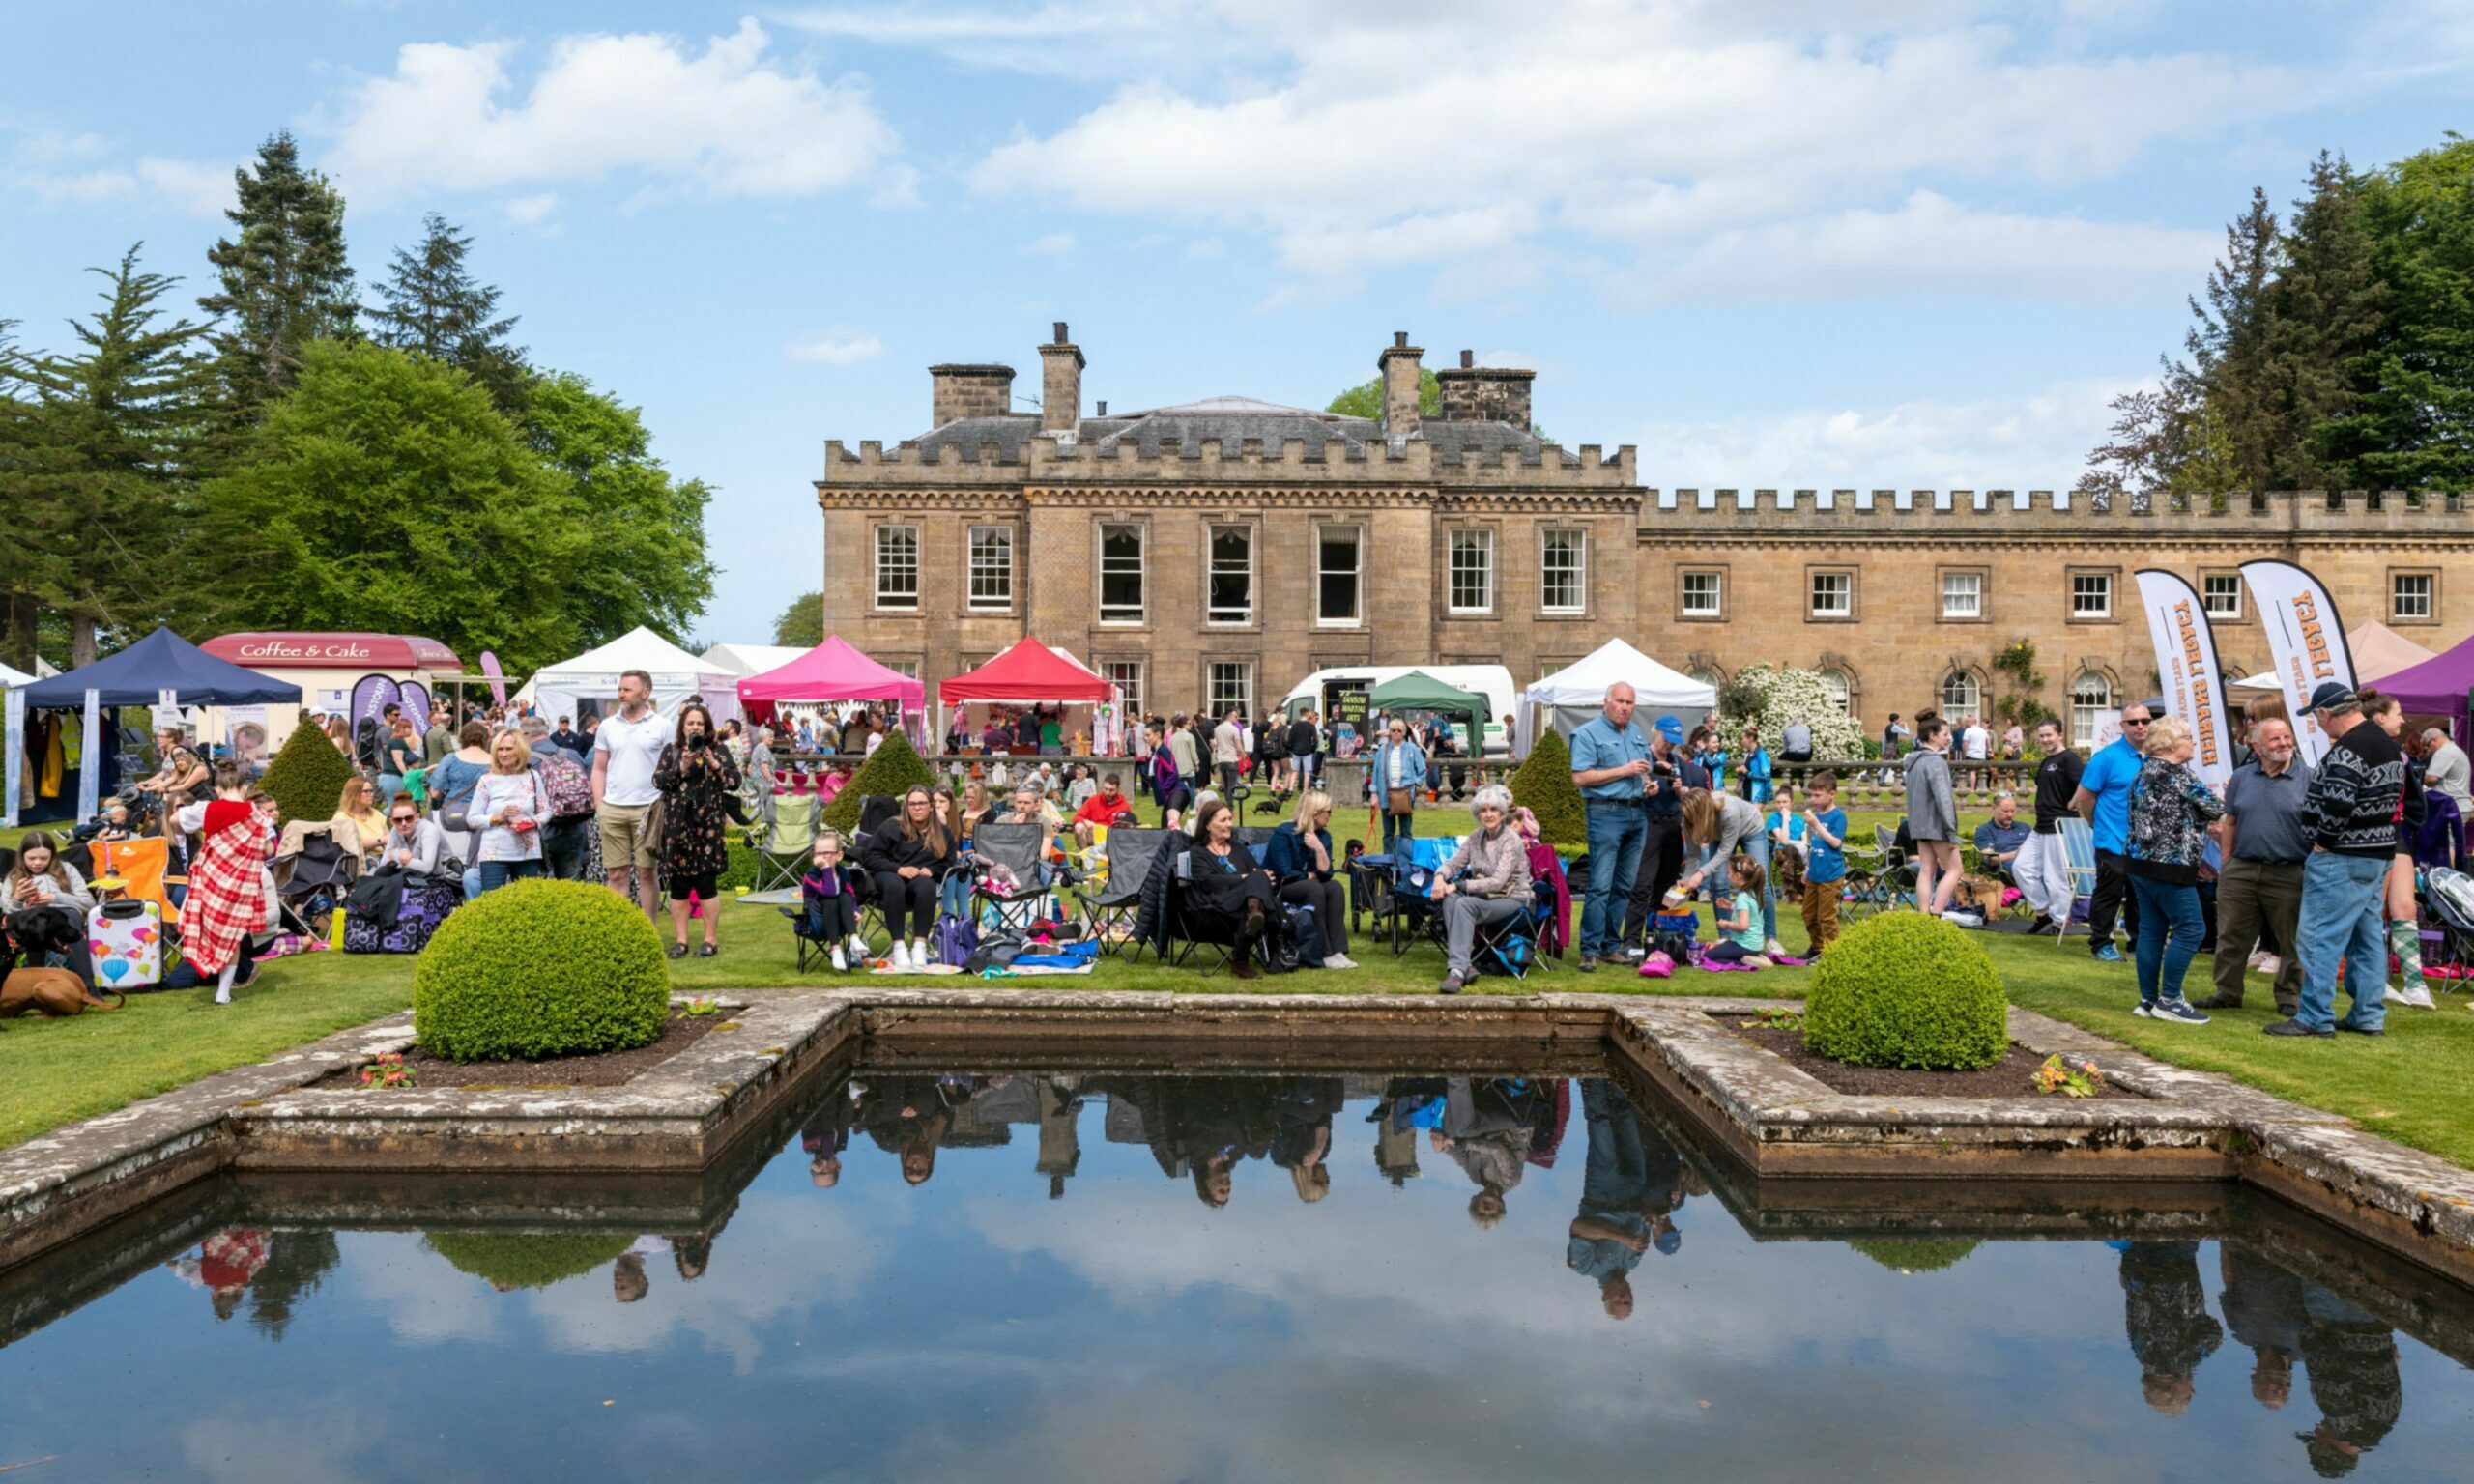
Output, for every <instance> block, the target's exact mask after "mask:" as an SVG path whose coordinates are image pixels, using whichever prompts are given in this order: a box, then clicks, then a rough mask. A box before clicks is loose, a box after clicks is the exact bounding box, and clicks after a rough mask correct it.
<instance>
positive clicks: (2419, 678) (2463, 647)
mask: <svg viewBox="0 0 2474 1484" xmlns="http://www.w3.org/2000/svg"><path fill="white" fill-rule="evenodd" d="M2352 638H2353V636H2352V635H2351V634H2348V635H2346V640H2347V642H2351V641H2352ZM2356 668H2357V671H2359V669H2360V662H2359V660H2357V662H2356ZM2362 678H2363V677H2362V676H2361V675H2360V674H2359V673H2357V674H2356V676H2355V679H2356V681H2357V682H2360V681H2361V680H2362ZM2376 680H2377V684H2378V689H2379V691H2380V692H2381V693H2382V694H2383V695H2388V696H2394V697H2396V698H2397V699H2398V701H2399V702H2400V703H2401V704H2402V705H2403V707H2404V708H2405V719H2406V725H2407V726H2408V727H2413V728H2420V727H2422V726H2426V725H2433V724H2437V725H2444V726H2445V727H2446V728H2447V729H2448V734H2449V735H2450V736H2452V737H2454V738H2456V739H2457V740H2458V741H2459V742H2460V743H2463V742H2465V741H2466V740H2467V735H2466V712H2467V694H2466V693H2467V692H2468V691H2474V639H2469V640H2467V641H2466V642H2463V643H2461V644H2460V645H2458V646H2457V647H2456V648H2454V649H2451V650H2449V651H2448V652H2447V653H2446V654H2440V655H2433V656H2432V657H2431V658H2430V659H2428V660H2425V661H2424V662H2423V663H2422V664H2420V665H2414V666H2410V667H2408V668H2406V669H2404V670H2401V671H2394V672H2392V673H2389V674H2385V675H2380V676H2377V677H2376Z"/></svg>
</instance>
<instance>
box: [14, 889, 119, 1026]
mask: <svg viewBox="0 0 2474 1484" xmlns="http://www.w3.org/2000/svg"><path fill="white" fill-rule="evenodd" d="M0 928H5V934H4V935H0V1019H6V1018H9V1017H12V1016H15V1015H22V1014H25V1013H28V1012H29V1011H40V1012H42V1013H43V1014H46V1015H53V1016H59V1015H75V1014H82V1013H85V1011H86V1010H87V1008H88V1007H90V1006H100V1007H101V1008H103V1009H105V1010H118V1009H120V1008H121V1007H122V1006H124V1005H127V1004H128V1003H129V996H127V995H125V994H123V993H121V992H120V991H119V990H117V989H115V990H112V991H111V992H110V994H109V996H108V997H106V996H104V995H101V994H98V993H96V992H95V991H94V990H93V989H92V988H90V987H88V985H87V984H86V982H85V981H84V980H82V979H80V978H78V977H77V976H76V975H75V974H73V973H72V972H70V971H69V970H67V969H52V968H43V967H41V966H40V965H41V964H42V961H43V956H44V955H46V954H51V953H66V952H69V951H70V950H72V949H73V948H75V947H77V946H78V945H79V943H80V941H81V940H82V939H83V938H84V936H85V932H86V925H85V924H83V923H81V922H79V921H77V917H76V914H75V913H73V912H63V911H59V910H56V909H53V908H48V907H37V908H33V909H31V910H27V911H22V912H12V913H10V914H9V917H8V920H7V921H6V923H0ZM28 959H32V960H33V961H34V962H33V965H31V966H28V967H23V968H21V967H19V964H20V963H23V962H25V961H26V960H28Z"/></svg>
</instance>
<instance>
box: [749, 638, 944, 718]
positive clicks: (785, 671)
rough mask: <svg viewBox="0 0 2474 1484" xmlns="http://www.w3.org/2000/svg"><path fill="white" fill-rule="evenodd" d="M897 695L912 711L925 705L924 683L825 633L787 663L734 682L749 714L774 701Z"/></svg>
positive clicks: (761, 713) (769, 707) (763, 710)
mask: <svg viewBox="0 0 2474 1484" xmlns="http://www.w3.org/2000/svg"><path fill="white" fill-rule="evenodd" d="M826 700H898V701H901V702H902V703H903V706H904V708H905V709H906V711H908V712H909V713H910V714H912V715H917V714H918V712H919V711H920V710H921V709H923V708H924V707H925V706H926V705H927V704H928V687H927V685H926V683H925V682H923V681H919V680H914V679H912V678H911V677H910V676H908V675H906V674H904V673H903V672H902V671H898V670H888V669H886V668H885V667H884V666H882V665H879V664H877V662H876V661H874V660H872V659H870V658H868V657H867V656H866V655H864V654H862V653H860V652H859V651H858V650H856V649H854V648H852V647H851V646H850V645H849V643H848V642H844V640H843V638H842V636H841V635H839V634H828V635H826V636H825V639H824V642H823V643H820V644H819V645H817V646H816V647H815V648H813V649H811V650H809V651H808V652H807V653H805V654H803V655H800V656H799V657H798V658H797V659H795V660H792V661H791V663H789V664H788V665H784V666H782V667H780V668H779V669H776V670H768V671H764V673H762V674H761V675H750V676H748V677H747V678H746V679H744V680H741V681H740V682H739V683H738V701H739V705H740V706H741V707H743V708H744V709H745V710H746V711H747V713H748V714H749V715H751V716H757V717H762V716H766V715H769V714H771V712H772V709H773V705H774V703H775V702H776V701H826Z"/></svg>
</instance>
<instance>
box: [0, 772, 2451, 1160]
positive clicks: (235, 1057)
mask: <svg viewBox="0 0 2474 1484" xmlns="http://www.w3.org/2000/svg"><path fill="white" fill-rule="evenodd" d="M1449 813H1450V812H1449V811H1440V812H1422V813H1421V821H1422V825H1423V827H1424V828H1425V829H1427V830H1428V831H1429V832H1434V831H1436V830H1438V829H1440V828H1441V827H1443V824H1444V820H1445V818H1446V817H1448V816H1449ZM1874 817H1876V816H1859V817H1858V818H1857V819H1856V821H1854V825H1855V830H1856V832H1861V831H1864V830H1865V829H1867V827H1868V826H1869V825H1870V823H1871V822H1872V821H1873V818H1874ZM1884 817H1885V816H1884ZM664 930H665V931H667V926H666V925H665V929H664ZM722 934H723V936H722V942H723V953H722V955H721V956H718V957H714V958H686V959H681V960H677V961H676V962H674V963H673V965H672V969H673V979H674V982H675V983H676V985H678V987H680V988H681V989H698V988H730V987H737V986H762V985H793V984H798V983H801V982H802V981H800V980H799V978H798V977H797V975H796V972H795V970H794V967H793V962H794V957H793V944H792V940H791V932H790V925H789V923H788V922H787V920H785V919H784V918H783V917H782V916H781V915H780V914H779V913H778V912H776V911H775V910H774V909H773V908H771V907H765V906H741V905H736V904H734V905H732V906H730V907H728V908H726V909H725V914H724V917H723V920H722ZM1779 936H1780V938H1781V939H1782V940H1784V941H1785V942H1786V944H1787V945H1788V947H1789V948H1790V949H1791V950H1794V949H1800V948H1801V947H1802V945H1803V932H1802V926H1801V924H1800V923H1799V922H1798V921H1797V920H1796V917H1795V914H1794V913H1793V912H1792V911H1788V912H1782V913H1781V914H1780V918H1779ZM1980 940H1981V941H1982V942H1983V943H1984V945H1985V948H1986V951H1987V952H1988V953H1990V954H1991V955H1992V956H1993V958H1994V961H1995V962H1996V963H1997V964H1998V965H1999V967H2000V969H2001V971H2002V975H2003V980H2004V983H2005V984H2006V985H2008V988H2009V992H2010V996H2011V999H2012V1000H2013V1002H2014V1003H2016V1004H2019V1005H2021V1006H2024V1007H2026V1008H2028V1009H2030V1010H2035V1011H2040V1012H2042V1013H2046V1014H2050V1015H2053V1016H2056V1017H2057V1018H2059V1019H2063V1020H2067V1021H2070V1022H2072V1023H2074V1024H2077V1025H2082V1026H2086V1027H2087V1028H2088V1029H2090V1030H2094V1031H2097V1032H2099V1033H2101V1034H2103V1035H2106V1036H2109V1037H2112V1038H2114V1040H2116V1041H2120V1042H2124V1043H2126V1044H2129V1045H2132V1046H2135V1047H2137V1048H2138V1049H2140V1050H2141V1051H2143V1052H2146V1053H2148V1054H2149V1055H2152V1056H2156V1057H2159V1058H2161V1059H2163V1060H2166V1061H2171V1062H2174V1063H2177V1064H2179V1065H2182V1066H2188V1067H2196V1068H2201V1069H2204V1070H2211V1071H2221V1072H2225V1073H2227V1074H2229V1075H2231V1076H2234V1077H2237V1078H2239V1079H2241V1080H2242V1081H2245V1082H2248V1083H2251V1084H2253V1085H2255V1086H2258V1087H2260V1088H2263V1089H2265V1090H2267V1091H2269V1092H2271V1093H2275V1094H2277V1095H2278V1096H2281V1097H2286V1098H2290V1099H2295V1100H2296V1101H2300V1102H2306V1103H2311V1104H2314V1105H2316V1106H2318V1107H2322V1108H2327V1109H2329V1110H2331V1111H2334V1112H2337V1113H2342V1114H2345V1115H2346V1116H2348V1117H2350V1118H2353V1119H2355V1120H2356V1121H2358V1122H2359V1123H2361V1124H2362V1125H2363V1127H2367V1128H2370V1129H2373V1130H2374V1131H2376V1132H2378V1133H2381V1134H2384V1135H2386V1136H2387V1137H2390V1138H2393V1139H2396V1140H2398V1141H2399V1142H2401V1143H2404V1144H2409V1145H2412V1146H2414V1147H2416V1148H2419V1149H2425V1150H2429V1151H2431V1153H2433V1154H2436V1155H2439V1156H2442V1157H2445V1158H2448V1159H2450V1160H2453V1161H2455V1162H2457V1163H2459V1164H2462V1165H2467V1166H2469V1167H2474V1126H2469V1121H2468V1120H2467V1119H2466V1117H2465V1113H2464V1107H2463V1099H2462V1096H2461V1093H2462V1088H2463V1086H2464V1084H2465V1080H2466V1071H2467V1069H2468V1068H2474V1013H2467V1010H2466V1005H2467V1004H2468V1000H2469V997H2468V996H2466V995H2464V994H2457V995H2446V996H2442V998H2441V1005H2442V1007H2443V1008H2442V1009H2441V1010H2439V1011H2437V1012H2435V1013H2434V1012H2430V1011H2416V1010H2405V1009H2402V1008H2400V1009H2393V1010H2392V1011H2391V1013H2390V1014H2389V1017H2388V1026H2389V1034H2388V1035H2387V1037H2386V1038H2384V1039H2383V1040H2379V1041H2364V1040H2361V1039H2358V1038H2352V1037H2345V1038H2340V1039H2338V1040H2337V1041H2334V1042H2308V1041H2306V1042H2295V1041H2278V1040H2271V1039H2268V1038H2266V1037H2262V1036H2260V1035H2259V1034H2258V1028H2259V1027H2260V1026H2261V1025H2263V1024H2265V1023H2267V1021H2268V1020H2269V1019H2270V1018H2271V1017H2272V1012H2271V1009H2270V996H2269V993H2268V986H2267V983H2266V981H2264V980H2262V979H2258V978H2257V977H2255V978H2254V979H2253V981H2252V983H2253V993H2252V1000H2253V1004H2254V1006H2255V1008H2253V1009H2250V1010H2245V1011H2241V1012H2236V1013H2225V1014H2219V1015H2218V1016H2217V1017H2216V1020H2215V1022H2214V1023H2213V1024H2210V1025H2206V1026H2201V1027H2191V1028H2184V1027H2180V1026H2167V1025H2158V1024H2156V1023H2155V1022H2152V1021H2147V1020H2143V1019H2139V1018H2136V1017H2134V1016H2133V1015H2132V1014H2131V1013H2130V1007H2131V1005H2132V1003H2133V1002H2134V1000H2135V999H2136V997H2137V996H2136V991H2135V990H2134V988H2133V982H2132V977H2131V969H2130V966H2129V965H2128V964H2126V963H2124V964H2098V963H2095V962H2093V961H2091V960H2090V959H2089V958H2088V957H2087V956H2086V950H2085V947H2084V946H2083V945H2080V944H2073V945H2071V946H2070V947H2067V948H2062V947H2057V946H2056V945H2055V944H2054V943H2053V941H2052V940H2051V939H2028V938H2022V937H2017V936H2013V935H2008V934H2003V933H1994V932H1988V933H1984V934H1981V935H1980ZM1350 952H1351V956H1353V957H1355V958H1357V959H1358V960H1359V961H1360V962H1361V963H1362V964H1363V965H1364V967H1362V968H1360V969H1358V970H1356V971H1355V972H1334V973H1325V974H1299V975H1292V976H1286V977H1277V978H1265V979H1261V980H1256V981H1253V982H1251V984H1240V983H1239V982H1238V981H1237V980H1235V979H1234V978H1232V977H1231V976H1229V975H1228V974H1226V973H1224V972H1223V973H1221V974H1216V975H1213V976H1211V977H1209V978H1205V977H1203V976H1201V975H1200V974H1199V973H1197V972H1195V971H1194V970H1191V969H1187V970H1173V971H1172V970H1163V969H1161V968H1160V967H1159V966H1157V965H1156V964H1154V963H1151V962H1150V961H1148V960H1147V959H1146V960H1145V961H1144V962H1142V963H1140V964H1127V963H1120V962H1116V961H1113V960H1111V961H1108V962H1104V963H1103V964H1101V965H1100V967H1099V968H1098V969H1096V970H1095V971H1094V972H1093V973H1092V974H1091V975H1090V976H1089V977H1088V978H1087V979H1077V980H1074V981H1071V983H1072V984H1074V985H1076V986H1077V987H1089V988H1094V989H1158V988H1163V987H1176V988H1183V989H1188V990H1193V991H1199V992H1217V993H1227V992H1233V991H1237V990H1241V989H1242V990H1246V991H1248V992H1259V991H1272V992H1293V993H1321V994H1330V993H1384V992H1390V993H1399V992H1407V993H1427V992H1431V991H1432V990H1433V988H1434V986H1435V984H1436V982H1437V981H1438V980H1440V979H1441V978H1442V974H1443V958H1442V955H1441V953H1440V952H1439V951H1437V950H1435V949H1431V948H1419V949H1413V950H1411V951H1410V953H1409V954H1408V955H1407V956H1404V957H1401V958H1396V959H1395V957H1393V956H1392V954H1391V951H1390V949H1389V948H1388V947H1387V946H1384V945H1382V944H1379V943H1377V942H1375V941H1374V940H1372V939H1371V938H1366V937H1363V936H1362V937H1361V940H1360V941H1359V942H1358V943H1356V944H1354V945H1353V946H1352V948H1351V951H1350ZM2208 966H2209V961H2208V960H2207V959H2205V958H2201V959H2200V960H2198V961H2197V962H2195V963H2194V964H2193V965H2192V969H2191V981H2190V983H2191V985H2192V986H2193V989H2192V992H2193V993H2194V995H2195V996H2196V995H2203V994H2205V993H2206V992H2207V971H2208ZM1811 973H1812V971H1811V970H1809V969H1789V968H1780V969H1772V970H1768V971H1765V972H1762V973H1758V974H1723V975H1718V974H1702V973H1698V972H1695V971H1692V970H1684V971H1683V972H1681V973H1679V974H1678V975H1677V976H1676V977H1675V978H1673V979H1671V980H1664V981H1660V980H1644V979H1641V978H1639V977H1637V976H1635V975H1633V974H1630V973H1628V972H1622V971H1617V970H1612V969H1609V970H1601V971H1599V972H1598V973H1597V974H1593V975H1582V974H1579V973H1576V972H1574V971H1573V970H1572V968H1571V967H1570V966H1569V964H1568V962H1567V963H1566V964H1565V965H1562V966H1559V967H1556V968H1554V969H1552V970H1550V971H1548V972H1545V973H1543V974H1540V975H1537V976H1534V977H1533V978H1532V979H1530V980H1529V981H1528V982H1527V983H1526V984H1514V983H1512V982H1510V981H1506V980H1502V979H1493V978H1488V979H1482V980H1480V981H1479V982H1478V985H1476V986H1475V990H1474V992H1479V993H1495V994H1500V993H1518V992H1523V991H1525V990H1529V989H1535V988H1540V987H1546V988H1554V989H1565V990H1583V989H1585V990H1592V991H1597V992H1604V993H1643V994H1658V993H1671V994H1738V995H1764V996H1786V997H1793V996H1797V995H1800V994H1802V993H1803V991H1804V988H1805V986H1806V985H1807V984H1808V983H1809V981H1810V979H1811ZM837 981H838V982H843V983H848V982H850V980H849V978H844V977H840V976H834V975H832V974H831V973H830V972H829V971H820V972H818V973H815V974H812V975H811V976H810V977H809V978H808V980H806V981H804V982H805V983H810V984H818V985H822V984H826V983H833V982H837ZM896 982H897V983H899V981H896ZM411 1001H412V962H411V960H409V959H404V958H395V957H362V956H345V955H343V954H339V953H321V954H315V955H310V956H304V957H297V958H289V959H282V960H277V961H276V962H273V963H272V964H269V965H267V966H266V968H265V970H264V972H263V973H262V975H261V976H260V978H259V980H258V983H257V985H255V986H254V987H252V988H251V989H248V990H245V991H243V992H242V993H241V994H240V995H239V997H238V1002H237V1003H236V1004H234V1005H233V1006H231V1007H228V1008H224V1009H216V1008H215V1007H213V1006H212V1005H210V1004H208V1003H207V996H206V994H205V993H204V992H202V991H201V992H197V993H189V994H180V995H144V996H139V997H137V998H136V999H134V1000H132V1001H131V1002H130V1006H129V1009H128V1010H126V1011H118V1012H90V1013H87V1014H85V1015H82V1016H79V1017H77V1018H74V1019H71V1020H61V1021H41V1020H19V1021H15V1022H11V1023H10V1024H9V1025H8V1028H7V1029H6V1030H5V1031H0V1145H6V1144H11V1143H15V1142H17V1141H19V1140H22V1139H25V1138H27V1137H29V1136H31V1135H33V1134H35V1133H38V1132H41V1131H43V1130H44V1129H46V1128H50V1127H56V1126H58V1125H60V1124H62V1123H65V1122H68V1121H70V1120H72V1119H77V1118H84V1117H88V1116H91V1115H93V1114H96V1113H101V1112H105V1111H108V1110H110V1109H113V1108H117V1107H121V1106H124V1105H125V1104H127V1103H129V1102H130V1101H133V1100H135V1099H140V1098H145V1097H149V1096H152V1095H154V1094H156V1093H159V1092H162V1091H165V1090H167V1089H169V1088H172V1087H176V1086H179V1085H180V1084H182V1083H183V1082H186V1081H188V1080H191V1079H193V1078H196V1077H199V1076H203V1075H205V1074H207V1073H209V1072H213V1071H216V1070H222V1069H224V1068H227V1067H232V1066H237V1065H241V1064H244V1063H246V1062H249V1061H252V1060H255V1059H258V1058H261V1057H264V1056H266V1055H268V1054H271V1053H273V1052H274V1051H278V1050H281V1049H283V1048H284V1047H287V1046H291V1045H296V1044H299V1043H301V1042H306V1041H313V1040H315V1039H317V1038H318V1037H320V1036H324V1035H327V1034H329V1033H331V1032H333V1031H335V1030H339V1029H342V1028H343V1027H346V1026H350V1025H356V1024H359V1023H360V1022H362V1021H365V1020H368V1019H371V1018H374V1017H375V1016H378V1015H380V1014H384V1013H388V1012H389V1011H394V1010H400V1009H403V1008H405V1007H406V1006H408V1005H409V1004H411Z"/></svg>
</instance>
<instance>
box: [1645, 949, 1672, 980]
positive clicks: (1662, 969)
mask: <svg viewBox="0 0 2474 1484" xmlns="http://www.w3.org/2000/svg"><path fill="white" fill-rule="evenodd" d="M1674 976H1675V960H1674V959H1672V958H1669V957H1668V956H1666V955H1664V954H1652V955H1650V956H1648V957H1647V958H1644V959H1642V960H1641V977H1642V978H1643V979H1671V978H1673V977H1674Z"/></svg>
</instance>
